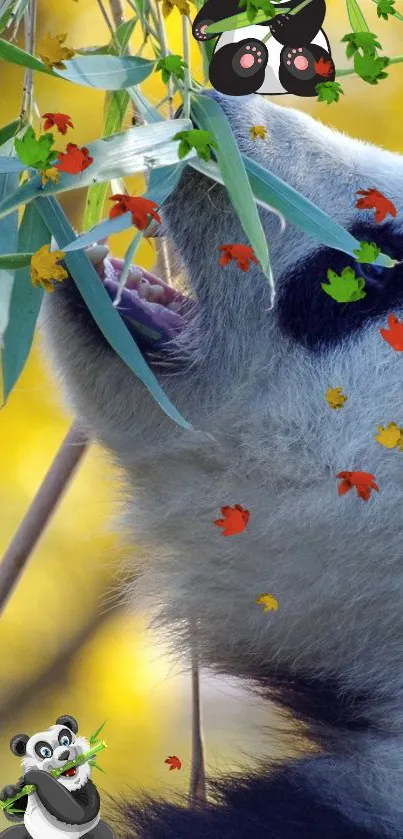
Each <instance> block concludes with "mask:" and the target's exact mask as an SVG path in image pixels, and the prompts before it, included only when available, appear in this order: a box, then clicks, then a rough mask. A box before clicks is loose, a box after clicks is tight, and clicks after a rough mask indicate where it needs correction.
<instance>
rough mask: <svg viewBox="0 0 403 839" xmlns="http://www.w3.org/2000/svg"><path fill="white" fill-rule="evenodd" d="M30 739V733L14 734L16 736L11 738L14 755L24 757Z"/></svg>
mask: <svg viewBox="0 0 403 839" xmlns="http://www.w3.org/2000/svg"><path fill="white" fill-rule="evenodd" d="M28 740H29V736H28V734H14V737H12V738H11V740H10V749H11V751H12V753H13V755H17V757H23V756H24V755H25V753H26V749H27V743H28Z"/></svg>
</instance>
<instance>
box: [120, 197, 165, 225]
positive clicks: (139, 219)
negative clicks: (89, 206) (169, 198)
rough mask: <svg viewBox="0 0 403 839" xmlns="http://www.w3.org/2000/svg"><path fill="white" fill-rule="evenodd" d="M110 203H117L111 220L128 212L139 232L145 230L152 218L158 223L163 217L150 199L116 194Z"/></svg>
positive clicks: (156, 205)
mask: <svg viewBox="0 0 403 839" xmlns="http://www.w3.org/2000/svg"><path fill="white" fill-rule="evenodd" d="M110 201H116V202H117V203H116V204H115V206H114V207H112V209H111V210H110V212H109V218H116V216H122V215H124V214H125V213H127V212H131V214H132V223H133V224H134V226H135V227H137V229H138V230H145V229H146V227H148V225H149V223H150V221H151V218H153V219H154V220H155V221H157V222H158V223H160V222H161V217H160V216H159V215H158V213H157V209H158V204H156V202H155V201H151V200H150V199H149V198H143V197H142V196H135V195H118V194H116V195H112V196H111V198H110Z"/></svg>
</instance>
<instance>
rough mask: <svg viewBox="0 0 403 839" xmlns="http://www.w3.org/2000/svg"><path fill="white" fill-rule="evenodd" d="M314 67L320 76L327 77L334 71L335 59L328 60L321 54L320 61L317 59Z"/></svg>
mask: <svg viewBox="0 0 403 839" xmlns="http://www.w3.org/2000/svg"><path fill="white" fill-rule="evenodd" d="M314 67H315V73H317V75H318V76H323V77H324V78H325V79H327V77H328V76H330V75H331V73H332V72H333V67H334V64H333V61H326V59H325V58H323V56H321V57H320V59H319V61H315V63H314Z"/></svg>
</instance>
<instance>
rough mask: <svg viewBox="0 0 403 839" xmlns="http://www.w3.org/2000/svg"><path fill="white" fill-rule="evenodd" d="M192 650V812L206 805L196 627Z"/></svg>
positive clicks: (195, 628)
mask: <svg viewBox="0 0 403 839" xmlns="http://www.w3.org/2000/svg"><path fill="white" fill-rule="evenodd" d="M191 632H192V648H191V668H192V768H191V775H190V788H189V807H190V808H191V809H192V810H194V809H196V808H197V807H202V806H204V805H205V804H206V803H207V788H206V771H205V765H204V744H203V734H202V721H201V709H200V678H199V657H198V652H197V627H196V626H192V627H191Z"/></svg>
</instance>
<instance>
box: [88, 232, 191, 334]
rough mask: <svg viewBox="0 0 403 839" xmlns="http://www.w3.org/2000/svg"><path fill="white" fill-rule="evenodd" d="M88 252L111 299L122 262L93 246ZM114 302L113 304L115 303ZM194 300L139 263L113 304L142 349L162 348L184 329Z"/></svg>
mask: <svg viewBox="0 0 403 839" xmlns="http://www.w3.org/2000/svg"><path fill="white" fill-rule="evenodd" d="M87 255H88V257H89V258H90V260H91V262H92V263H93V265H94V267H95V270H96V271H97V273H98V275H99V276H100V278H101V279H102V281H103V284H104V287H105V289H106V291H107V292H108V294H109V297H110V298H111V300H112V301H115V300H116V298H117V295H118V287H119V280H120V277H121V275H122V271H123V265H124V261H123V259H117V258H115V257H112V256H109V255H108V251H107V248H106V247H104V246H103V245H95V246H94V247H92V248H89V249H88V250H87ZM115 305H116V304H115ZM194 307H195V302H194V301H192V300H191V299H190V298H188V297H185V296H184V295H183V294H181V293H180V292H179V291H176V290H175V289H173V288H172V287H171V286H169V285H167V283H165V282H164V281H163V280H161V279H159V278H158V277H156V276H155V275H154V274H152V273H150V272H149V271H146V270H145V269H143V268H140V267H139V266H135V265H132V266H131V268H130V271H129V275H128V277H127V281H126V284H125V287H124V289H123V290H122V292H121V295H120V299H119V302H118V304H117V305H116V310H117V311H118V312H119V314H120V316H121V318H122V320H123V321H124V323H125V324H126V326H127V328H128V329H129V331H130V333H131V334H132V335H133V337H134V338H135V340H136V343H138V345H139V346H140V347H141V348H142V349H144V350H151V349H155V350H158V349H161V348H162V347H163V346H164V345H165V344H167V343H168V342H169V341H172V340H173V339H174V338H175V336H176V335H178V333H179V332H181V330H182V329H183V328H184V326H185V325H186V323H187V321H188V320H189V316H191V313H192V310H194Z"/></svg>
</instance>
